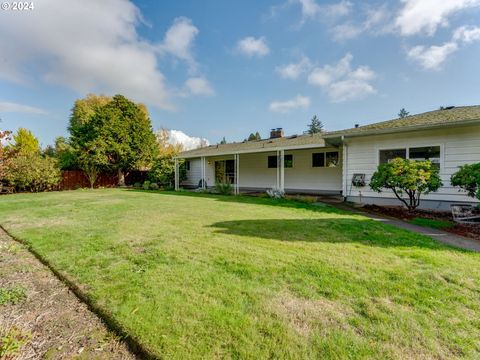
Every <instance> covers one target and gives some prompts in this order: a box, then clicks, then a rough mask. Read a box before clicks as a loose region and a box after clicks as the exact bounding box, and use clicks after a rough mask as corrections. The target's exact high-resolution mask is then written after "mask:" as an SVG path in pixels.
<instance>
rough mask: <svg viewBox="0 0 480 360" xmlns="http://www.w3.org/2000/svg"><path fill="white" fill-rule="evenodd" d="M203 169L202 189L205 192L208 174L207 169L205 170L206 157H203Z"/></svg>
mask: <svg viewBox="0 0 480 360" xmlns="http://www.w3.org/2000/svg"><path fill="white" fill-rule="evenodd" d="M201 168H202V189H203V190H205V188H206V186H205V181H206V180H205V175H206V174H205V173H206V171H205V170H206V168H205V156H202V158H201Z"/></svg>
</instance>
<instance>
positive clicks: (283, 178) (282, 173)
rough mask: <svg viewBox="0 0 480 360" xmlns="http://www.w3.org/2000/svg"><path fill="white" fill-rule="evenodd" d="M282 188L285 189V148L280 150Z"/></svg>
mask: <svg viewBox="0 0 480 360" xmlns="http://www.w3.org/2000/svg"><path fill="white" fill-rule="evenodd" d="M279 163H280V164H279V165H280V190H281V191H284V190H285V150H280V159H279Z"/></svg>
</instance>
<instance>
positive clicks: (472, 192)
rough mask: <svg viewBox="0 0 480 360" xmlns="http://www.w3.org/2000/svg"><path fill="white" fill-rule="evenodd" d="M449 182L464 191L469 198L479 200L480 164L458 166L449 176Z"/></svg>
mask: <svg viewBox="0 0 480 360" xmlns="http://www.w3.org/2000/svg"><path fill="white" fill-rule="evenodd" d="M450 182H451V183H452V185H453V186H458V187H460V188H461V189H463V190H465V191H466V192H467V194H468V196H470V197H476V198H477V199H478V200H480V163H476V164H467V165H463V166H460V169H459V170H458V171H457V172H456V173H455V174H453V175H452V176H451V178H450Z"/></svg>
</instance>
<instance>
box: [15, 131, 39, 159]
mask: <svg viewBox="0 0 480 360" xmlns="http://www.w3.org/2000/svg"><path fill="white" fill-rule="evenodd" d="M13 140H14V141H15V143H14V144H13V145H12V148H13V150H14V151H15V152H16V153H18V154H23V155H27V154H38V153H39V152H40V145H39V143H38V139H37V138H36V137H35V136H34V135H33V133H32V132H31V131H30V130H27V129H25V128H19V129H18V130H17V132H16V133H15V134H14V135H13Z"/></svg>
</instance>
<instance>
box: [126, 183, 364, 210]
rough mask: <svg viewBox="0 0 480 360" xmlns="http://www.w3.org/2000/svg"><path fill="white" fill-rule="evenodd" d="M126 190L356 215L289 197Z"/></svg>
mask: <svg viewBox="0 0 480 360" xmlns="http://www.w3.org/2000/svg"><path fill="white" fill-rule="evenodd" d="M124 191H128V192H140V193H143V194H157V195H173V196H182V197H184V196H185V197H194V198H206V199H214V200H216V201H222V202H227V203H241V204H258V205H269V206H279V207H286V208H294V209H306V210H311V211H315V212H322V213H331V214H348V215H355V214H353V213H351V212H348V211H345V210H341V209H337V208H334V207H332V206H329V205H328V204H318V205H313V204H308V203H303V202H300V201H295V200H289V199H270V198H262V197H258V196H251V195H239V196H233V195H220V194H209V193H197V192H193V191H156V190H154V191H150V190H141V189H125V190H124Z"/></svg>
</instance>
